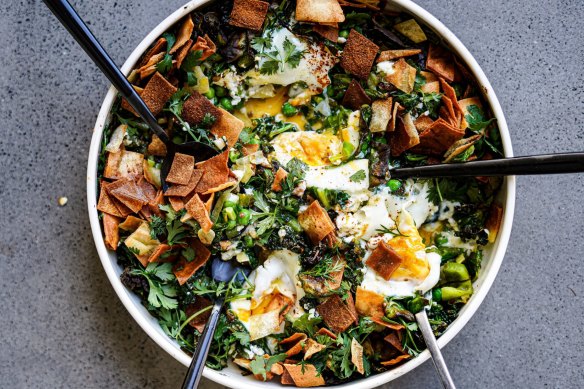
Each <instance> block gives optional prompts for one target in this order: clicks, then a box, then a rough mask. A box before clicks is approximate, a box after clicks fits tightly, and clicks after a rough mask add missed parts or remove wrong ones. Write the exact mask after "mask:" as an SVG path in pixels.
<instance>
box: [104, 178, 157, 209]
mask: <svg viewBox="0 0 584 389" xmlns="http://www.w3.org/2000/svg"><path fill="white" fill-rule="evenodd" d="M107 191H108V194H109V195H110V196H112V197H114V198H115V199H117V200H118V201H119V202H121V203H122V204H124V205H125V206H126V207H128V208H130V209H131V210H132V212H135V213H137V212H139V211H140V210H141V209H142V207H143V206H144V205H145V204H147V203H148V198H147V197H146V196H145V194H144V193H143V192H142V190H141V189H140V187H139V186H138V185H137V184H136V182H134V181H133V180H130V179H120V180H117V181H114V182H112V183H111V184H109V185H108V186H107Z"/></svg>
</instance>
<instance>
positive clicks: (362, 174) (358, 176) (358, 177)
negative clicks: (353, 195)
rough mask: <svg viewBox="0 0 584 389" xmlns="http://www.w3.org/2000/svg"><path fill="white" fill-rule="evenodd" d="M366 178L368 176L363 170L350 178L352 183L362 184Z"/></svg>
mask: <svg viewBox="0 0 584 389" xmlns="http://www.w3.org/2000/svg"><path fill="white" fill-rule="evenodd" d="M366 177H367V175H366V174H365V170H363V169H361V170H359V171H357V172H356V173H355V174H353V175H352V176H351V177H349V181H351V182H361V181H363V180H364V179H365V178H366Z"/></svg>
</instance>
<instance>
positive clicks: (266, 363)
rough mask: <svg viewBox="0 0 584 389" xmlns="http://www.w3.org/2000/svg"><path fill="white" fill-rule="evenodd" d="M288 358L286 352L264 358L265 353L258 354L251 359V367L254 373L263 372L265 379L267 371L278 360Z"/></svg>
mask: <svg viewBox="0 0 584 389" xmlns="http://www.w3.org/2000/svg"><path fill="white" fill-rule="evenodd" d="M286 358H287V355H286V353H282V354H276V355H272V356H271V357H269V358H264V356H263V355H256V356H255V357H254V359H252V360H251V362H250V364H249V368H250V369H251V372H252V373H253V374H261V375H262V377H263V378H264V380H265V379H266V373H267V372H268V371H270V369H271V368H272V365H273V364H274V363H277V362H282V361H283V360H285V359H286Z"/></svg>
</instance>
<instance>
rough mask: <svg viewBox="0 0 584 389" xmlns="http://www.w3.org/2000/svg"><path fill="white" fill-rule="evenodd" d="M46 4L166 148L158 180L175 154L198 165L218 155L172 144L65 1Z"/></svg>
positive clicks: (205, 147) (209, 149) (198, 147)
mask: <svg viewBox="0 0 584 389" xmlns="http://www.w3.org/2000/svg"><path fill="white" fill-rule="evenodd" d="M44 2H45V4H46V5H47V7H49V9H50V10H51V11H52V12H53V14H55V16H56V17H57V19H59V21H60V22H61V23H62V24H63V26H65V28H67V30H68V31H69V33H70V34H71V35H72V36H73V38H75V40H76V41H77V43H79V45H80V46H81V47H82V48H83V50H85V52H86V53H87V55H89V57H90V58H91V59H92V60H93V62H95V64H96V65H97V66H98V67H99V69H100V70H101V71H102V72H103V74H105V75H106V77H107V78H108V79H109V80H110V82H111V83H112V84H113V86H114V87H115V88H116V89H117V90H118V92H120V94H121V95H122V96H123V97H124V98H125V99H126V100H127V101H128V103H129V104H130V105H131V106H132V108H134V110H135V111H136V112H137V113H138V115H139V116H140V117H141V118H142V119H143V120H144V121H145V122H146V124H147V125H148V127H149V128H150V130H152V132H153V133H154V134H156V135H157V136H158V137H159V138H160V140H161V141H162V142H164V144H165V145H166V150H167V153H166V157H165V158H164V161H163V163H162V169H161V179H162V181H163V182H164V181H165V179H166V175H167V174H168V171H169V169H170V166H171V164H172V160H173V158H174V154H175V153H176V152H180V153H182V154H188V155H192V156H194V157H195V159H196V160H197V161H201V160H205V159H209V158H210V157H212V156H214V155H216V154H217V151H216V150H215V149H213V148H212V147H211V146H209V145H206V144H204V143H200V142H187V143H183V144H175V143H174V142H172V141H171V140H170V138H169V137H168V135H167V134H166V131H164V129H162V127H160V125H159V124H158V122H157V121H156V118H155V117H154V115H152V112H150V110H149V109H148V107H147V106H146V103H144V100H142V98H141V97H140V95H138V93H137V92H136V90H134V88H133V87H132V84H130V82H128V80H127V79H126V77H125V76H124V75H123V74H122V72H121V71H120V69H119V68H118V67H117V65H116V64H115V63H114V61H113V60H112V59H111V58H110V56H109V55H108V54H107V52H106V51H105V50H104V48H103V47H102V46H101V44H100V43H99V42H98V41H97V39H96V38H95V36H93V34H92V33H91V31H90V30H89V28H87V26H86V25H85V23H84V22H83V20H82V19H81V18H80V17H79V15H78V14H77V12H76V11H75V9H73V7H72V6H71V4H69V3H68V2H67V0H44Z"/></svg>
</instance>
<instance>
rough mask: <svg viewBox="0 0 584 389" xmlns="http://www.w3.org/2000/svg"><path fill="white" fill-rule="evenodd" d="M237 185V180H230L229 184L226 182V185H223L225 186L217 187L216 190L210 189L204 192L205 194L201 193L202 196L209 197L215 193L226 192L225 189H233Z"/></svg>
mask: <svg viewBox="0 0 584 389" xmlns="http://www.w3.org/2000/svg"><path fill="white" fill-rule="evenodd" d="M236 184H237V180H232V179H229V181H227V182H225V183H223V184H220V185H217V186H216V187H214V188H210V189H208V190H206V191H204V192H203V193H201V194H202V195H209V194H213V193H217V192H221V191H222V190H225V189H227V188H230V187H232V186H235V185H236Z"/></svg>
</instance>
